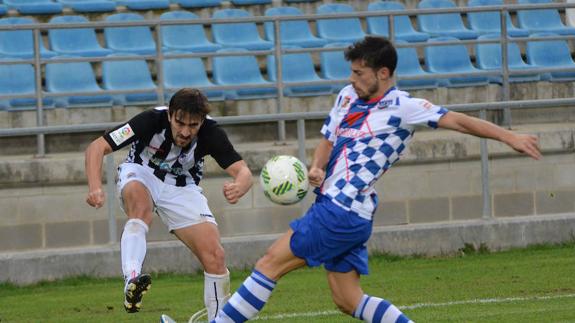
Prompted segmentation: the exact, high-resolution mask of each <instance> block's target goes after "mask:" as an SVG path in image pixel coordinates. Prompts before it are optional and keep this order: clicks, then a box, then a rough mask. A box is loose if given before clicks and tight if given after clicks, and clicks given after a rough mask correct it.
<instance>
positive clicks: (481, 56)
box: [475, 34, 540, 83]
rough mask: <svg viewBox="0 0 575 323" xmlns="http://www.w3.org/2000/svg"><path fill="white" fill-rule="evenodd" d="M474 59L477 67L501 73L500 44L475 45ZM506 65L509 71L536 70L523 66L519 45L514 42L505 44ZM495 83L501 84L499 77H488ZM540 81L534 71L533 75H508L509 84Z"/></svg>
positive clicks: (484, 37) (491, 36)
mask: <svg viewBox="0 0 575 323" xmlns="http://www.w3.org/2000/svg"><path fill="white" fill-rule="evenodd" d="M478 39H500V35H499V34H487V35H482V36H479V38H478ZM475 59H476V62H477V67H479V68H480V69H483V70H498V71H501V67H502V64H501V63H502V61H503V58H502V55H501V43H489V44H476V45H475ZM507 65H508V66H509V70H510V71H521V70H523V71H524V70H529V69H533V68H536V67H535V66H532V65H528V64H525V62H524V61H523V58H522V57H521V50H520V49H519V45H517V43H514V42H511V41H509V42H507ZM489 78H490V79H491V81H493V82H495V83H501V82H502V77H501V76H493V77H489ZM539 80H540V77H539V74H538V73H537V72H536V71H534V73H533V74H518V75H510V76H509V82H537V81H539Z"/></svg>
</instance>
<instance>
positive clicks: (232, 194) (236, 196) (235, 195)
mask: <svg viewBox="0 0 575 323" xmlns="http://www.w3.org/2000/svg"><path fill="white" fill-rule="evenodd" d="M223 192H224V197H225V198H226V200H228V203H230V204H236V203H237V202H238V201H239V200H240V197H242V196H243V195H244V194H243V192H242V191H241V189H240V187H239V185H238V184H236V183H234V182H227V183H224V188H223Z"/></svg>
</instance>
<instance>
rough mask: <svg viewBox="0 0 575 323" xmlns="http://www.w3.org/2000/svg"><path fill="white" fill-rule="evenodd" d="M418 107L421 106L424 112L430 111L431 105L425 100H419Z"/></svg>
mask: <svg viewBox="0 0 575 323" xmlns="http://www.w3.org/2000/svg"><path fill="white" fill-rule="evenodd" d="M419 105H421V106H422V107H423V108H424V109H426V110H429V109H431V107H433V104H432V103H431V102H429V101H427V100H421V101H420V102H419Z"/></svg>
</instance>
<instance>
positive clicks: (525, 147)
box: [507, 134, 541, 159]
mask: <svg viewBox="0 0 575 323" xmlns="http://www.w3.org/2000/svg"><path fill="white" fill-rule="evenodd" d="M507 144H508V145H509V146H511V148H513V149H515V150H516V151H518V152H520V153H524V154H527V155H529V156H530V157H531V158H533V159H540V158H541V151H540V149H539V140H538V139H537V137H536V136H533V135H525V134H514V136H513V137H512V138H511V140H509V142H508V143H507Z"/></svg>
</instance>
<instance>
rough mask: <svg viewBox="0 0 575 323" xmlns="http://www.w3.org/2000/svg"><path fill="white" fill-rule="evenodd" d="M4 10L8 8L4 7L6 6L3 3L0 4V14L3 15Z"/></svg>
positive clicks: (6, 10)
mask: <svg viewBox="0 0 575 323" xmlns="http://www.w3.org/2000/svg"><path fill="white" fill-rule="evenodd" d="M6 12H8V9H7V8H6V6H5V5H3V4H0V16H3V15H5V14H6Z"/></svg>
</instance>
